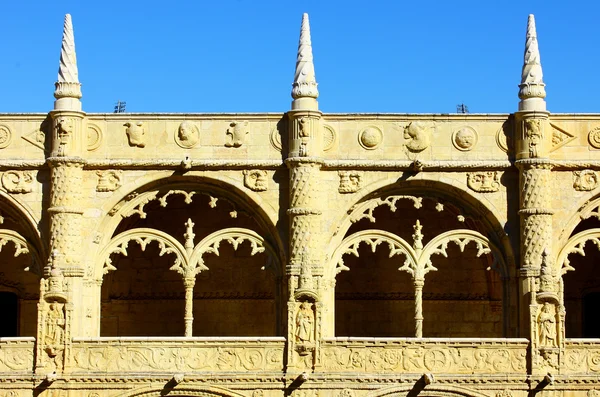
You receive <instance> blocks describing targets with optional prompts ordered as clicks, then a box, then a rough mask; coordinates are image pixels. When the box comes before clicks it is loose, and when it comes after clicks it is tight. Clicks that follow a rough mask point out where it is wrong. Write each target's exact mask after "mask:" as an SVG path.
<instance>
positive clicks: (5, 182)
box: [2, 171, 33, 193]
mask: <svg viewBox="0 0 600 397" xmlns="http://www.w3.org/2000/svg"><path fill="white" fill-rule="evenodd" d="M2 186H3V187H4V188H5V189H6V190H7V191H8V192H9V193H30V192H31V191H32V190H33V173H32V172H30V171H6V172H5V173H4V174H2Z"/></svg>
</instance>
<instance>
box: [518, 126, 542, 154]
mask: <svg viewBox="0 0 600 397" xmlns="http://www.w3.org/2000/svg"><path fill="white" fill-rule="evenodd" d="M523 128H524V130H525V138H526V139H527V140H529V157H531V158H536V157H538V150H539V148H538V146H539V145H540V144H541V143H542V139H543V138H544V133H543V130H542V121H541V120H539V119H527V120H525V121H524V125H523Z"/></svg>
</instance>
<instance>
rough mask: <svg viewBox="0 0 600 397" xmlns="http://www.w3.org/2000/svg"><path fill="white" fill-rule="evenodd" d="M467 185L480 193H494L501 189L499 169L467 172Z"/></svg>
mask: <svg viewBox="0 0 600 397" xmlns="http://www.w3.org/2000/svg"><path fill="white" fill-rule="evenodd" d="M467 185H468V186H469V188H471V189H472V190H474V191H476V192H479V193H493V192H497V191H498V190H500V175H499V174H498V171H480V172H471V173H469V174H467Z"/></svg>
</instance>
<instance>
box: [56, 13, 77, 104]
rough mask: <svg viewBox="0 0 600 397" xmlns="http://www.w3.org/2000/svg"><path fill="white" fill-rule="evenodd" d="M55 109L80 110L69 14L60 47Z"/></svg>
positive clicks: (71, 25) (75, 57)
mask: <svg viewBox="0 0 600 397" xmlns="http://www.w3.org/2000/svg"><path fill="white" fill-rule="evenodd" d="M55 87H56V89H55V91H54V97H55V98H56V101H54V109H55V110H81V101H79V99H80V98H81V84H79V74H78V72H77V56H76V55H75V38H74V36H73V24H72V23H71V15H70V14H67V15H65V24H64V28H63V38H62V47H61V49H60V66H59V67H58V80H57V82H56V84H55Z"/></svg>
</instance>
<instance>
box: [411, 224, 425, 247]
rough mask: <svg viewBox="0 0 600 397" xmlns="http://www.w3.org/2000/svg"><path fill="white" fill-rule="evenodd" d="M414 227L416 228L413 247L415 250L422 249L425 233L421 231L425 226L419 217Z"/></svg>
mask: <svg viewBox="0 0 600 397" xmlns="http://www.w3.org/2000/svg"><path fill="white" fill-rule="evenodd" d="M413 229H414V230H415V233H414V234H413V235H412V238H413V241H414V243H413V248H414V249H415V250H422V249H423V233H421V230H422V229H423V226H421V222H420V221H419V220H418V219H417V223H415V225H414V226H413Z"/></svg>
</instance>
